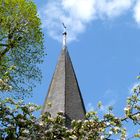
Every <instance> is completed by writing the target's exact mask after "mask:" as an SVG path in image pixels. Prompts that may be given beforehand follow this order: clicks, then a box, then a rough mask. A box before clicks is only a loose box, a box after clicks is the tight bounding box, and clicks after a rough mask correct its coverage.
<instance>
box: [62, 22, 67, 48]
mask: <svg viewBox="0 0 140 140" xmlns="http://www.w3.org/2000/svg"><path fill="white" fill-rule="evenodd" d="M62 25H63V27H64V32H63V48H65V47H66V43H67V32H66V28H67V27H66V26H65V24H64V23H62Z"/></svg>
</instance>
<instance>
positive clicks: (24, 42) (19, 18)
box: [0, 0, 44, 96]
mask: <svg viewBox="0 0 140 140" xmlns="http://www.w3.org/2000/svg"><path fill="white" fill-rule="evenodd" d="M40 25H41V22H40V19H39V18H38V14H37V9H36V6H35V4H34V3H33V2H32V0H12V1H9V0H0V83H1V84H0V90H4V91H5V90H9V89H10V90H11V89H12V90H13V91H15V92H20V96H21V94H23V95H24V94H25V93H26V94H27V93H29V92H30V91H31V90H32V88H33V86H35V82H36V81H40V80H41V71H40V69H39V64H40V63H42V58H43V56H44V49H43V34H42V31H41V27H40Z"/></svg>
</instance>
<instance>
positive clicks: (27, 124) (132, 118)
mask: <svg viewBox="0 0 140 140" xmlns="http://www.w3.org/2000/svg"><path fill="white" fill-rule="evenodd" d="M135 88H136V90H134V93H133V94H132V96H131V97H129V98H128V99H127V104H126V107H125V108H124V116H122V117H117V116H116V115H115V114H113V112H112V111H113V110H112V107H110V108H109V110H108V112H107V113H106V114H104V115H103V116H102V118H101V117H99V116H98V113H97V111H92V112H89V113H87V114H86V119H85V120H73V121H72V123H71V128H67V127H66V126H65V117H64V114H63V113H62V112H59V113H58V115H57V116H56V117H55V118H52V117H51V115H50V114H49V113H48V112H46V113H44V114H43V115H41V116H40V117H39V118H36V117H35V116H34V115H33V112H34V111H37V110H38V109H40V107H39V106H37V105H34V104H31V103H29V104H25V103H23V101H18V102H15V101H14V100H13V99H10V98H7V99H5V100H1V101H0V139H2V140H4V139H9V140H15V139H17V140H27V139H30V140H115V139H120V140H130V139H139V138H140V131H139V130H138V132H136V133H134V135H133V136H132V137H129V138H128V136H127V132H128V129H127V127H126V125H125V124H126V122H127V123H128V122H132V123H133V124H134V125H133V126H132V127H134V126H137V125H140V85H138V86H137V87H135ZM101 105H102V104H101V102H99V108H100V107H101ZM129 129H130V128H129Z"/></svg>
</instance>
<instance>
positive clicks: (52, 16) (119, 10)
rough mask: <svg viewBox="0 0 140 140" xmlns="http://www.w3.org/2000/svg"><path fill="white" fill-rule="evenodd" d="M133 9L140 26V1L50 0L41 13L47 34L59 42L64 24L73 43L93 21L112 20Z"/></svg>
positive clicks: (69, 39)
mask: <svg viewBox="0 0 140 140" xmlns="http://www.w3.org/2000/svg"><path fill="white" fill-rule="evenodd" d="M131 9H133V11H134V13H133V15H134V19H135V21H136V23H138V24H140V0H48V2H47V3H46V5H45V6H44V7H42V9H40V10H39V13H40V16H41V19H42V22H43V27H44V28H47V33H48V34H49V35H50V36H51V37H52V38H54V39H56V40H59V41H61V38H62V35H61V34H62V31H63V26H62V22H64V23H65V25H66V26H67V32H68V41H69V42H71V41H73V40H77V36H78V35H79V34H80V33H83V32H84V31H85V30H86V27H87V26H88V24H89V23H91V22H92V21H94V20H96V19H100V20H105V19H112V18H115V17H118V16H121V15H123V14H127V12H128V11H130V10H131Z"/></svg>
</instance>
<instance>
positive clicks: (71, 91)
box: [42, 47, 86, 127]
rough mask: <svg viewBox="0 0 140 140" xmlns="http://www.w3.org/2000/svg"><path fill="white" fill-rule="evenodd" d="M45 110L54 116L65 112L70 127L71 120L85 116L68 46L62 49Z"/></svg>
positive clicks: (43, 111)
mask: <svg viewBox="0 0 140 140" xmlns="http://www.w3.org/2000/svg"><path fill="white" fill-rule="evenodd" d="M45 112H50V113H51V115H52V117H55V116H56V115H57V113H58V112H63V113H64V114H65V117H66V126H67V127H70V123H71V120H79V119H84V117H85V113H86V110H85V106H84V103H83V99H82V95H81V92H80V88H79V85H78V82H77V78H76V75H75V72H74V68H73V65H72V62H71V59H70V56H69V52H68V50H67V48H66V47H65V48H64V49H62V51H61V55H60V57H59V61H58V64H57V66H56V69H55V72H54V75H53V78H52V81H51V84H50V87H49V91H48V95H47V97H46V99H45V103H44V106H43V110H42V113H45Z"/></svg>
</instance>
